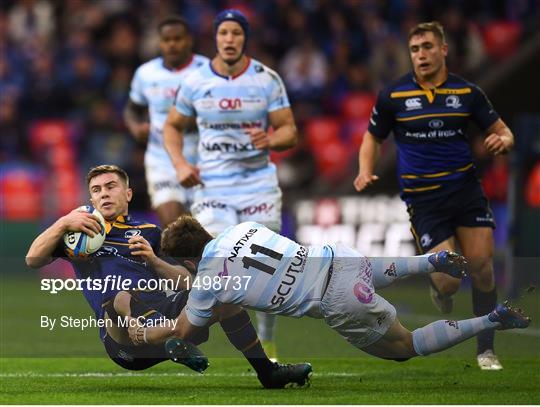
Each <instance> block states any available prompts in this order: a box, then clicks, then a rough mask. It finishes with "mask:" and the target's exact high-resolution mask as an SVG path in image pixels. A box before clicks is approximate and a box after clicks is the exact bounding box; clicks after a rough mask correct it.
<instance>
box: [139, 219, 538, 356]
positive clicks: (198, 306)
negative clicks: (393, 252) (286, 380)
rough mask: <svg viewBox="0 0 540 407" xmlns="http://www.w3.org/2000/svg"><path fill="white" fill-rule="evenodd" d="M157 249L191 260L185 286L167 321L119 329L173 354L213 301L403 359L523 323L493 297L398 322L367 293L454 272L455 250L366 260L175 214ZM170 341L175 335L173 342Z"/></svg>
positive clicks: (457, 274)
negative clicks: (476, 312)
mask: <svg viewBox="0 0 540 407" xmlns="http://www.w3.org/2000/svg"><path fill="white" fill-rule="evenodd" d="M162 246H163V251H164V252H165V253H167V254H168V255H170V256H174V257H177V258H188V259H193V261H194V263H195V265H196V268H197V275H196V279H198V281H199V283H200V285H196V284H194V285H193V288H192V290H191V292H190V294H189V298H188V301H187V304H186V307H185V308H184V309H183V310H182V313H181V314H180V316H179V317H178V318H177V319H176V322H177V324H176V325H175V326H174V327H171V325H169V326H162V327H144V326H142V325H141V326H135V325H134V326H132V327H130V328H129V335H130V338H131V339H132V340H133V341H134V344H144V343H155V344H158V343H161V342H163V341H167V342H166V343H167V346H168V347H169V348H171V349H173V350H174V346H176V347H177V348H178V352H179V354H182V353H183V352H184V345H185V341H184V339H187V340H189V338H190V337H191V335H193V334H196V333H197V332H199V330H200V329H204V327H205V326H207V324H208V323H210V322H211V320H212V318H214V315H215V313H216V312H217V311H218V310H219V309H220V307H222V306H223V305H229V304H235V305H237V306H242V307H245V308H249V309H253V310H258V311H263V312H268V313H273V314H278V315H287V316H291V317H297V318H299V317H302V316H310V317H313V318H319V319H324V320H325V322H326V323H327V324H328V325H329V326H330V327H331V328H333V329H334V330H336V331H337V332H338V333H339V334H340V335H341V336H342V337H344V338H345V339H346V340H347V341H348V342H349V343H351V344H352V345H353V346H355V347H357V348H359V349H361V350H363V351H365V352H367V353H369V354H371V355H373V356H377V357H380V358H384V359H393V360H396V361H404V360H407V359H410V358H412V357H415V356H425V355H429V354H431V353H435V352H440V351H442V350H444V349H447V348H449V347H451V346H454V345H456V344H458V343H460V342H462V341H464V340H466V339H468V338H471V337H473V336H474V335H476V334H478V333H480V332H486V331H491V330H494V329H510V328H526V327H527V326H528V325H529V324H530V319H529V318H528V317H526V316H524V315H523V314H522V312H521V310H518V309H512V308H510V307H509V306H508V305H507V304H498V305H497V306H496V307H494V309H493V310H491V311H490V312H489V313H488V314H486V315H483V316H480V317H476V318H471V319H466V320H460V321H449V320H440V321H435V322H433V323H431V324H428V325H426V326H424V327H422V328H418V329H416V330H414V331H412V332H411V331H409V330H408V329H406V328H404V327H403V326H402V325H401V323H400V321H399V319H398V318H397V316H396V309H395V308H394V306H393V305H392V304H390V303H389V302H388V301H386V300H385V299H384V298H383V297H381V296H380V295H378V294H377V293H376V292H375V290H376V289H379V288H382V287H386V286H388V285H390V284H392V283H393V282H395V281H397V280H398V279H401V278H404V277H407V276H410V275H413V274H430V273H433V272H435V271H436V272H440V273H443V274H445V275H449V276H452V278H456V279H460V278H461V277H462V275H463V272H464V268H465V260H464V258H463V257H462V256H460V255H458V254H456V253H452V252H449V251H439V252H437V253H433V254H426V255H421V256H412V257H396V258H389V257H385V258H367V257H365V256H363V255H361V254H360V253H359V252H357V251H356V250H354V249H351V248H349V247H347V246H345V245H340V244H338V245H320V246H315V245H314V246H309V247H305V246H302V245H300V244H298V243H296V242H294V241H292V240H290V239H288V238H286V237H284V236H281V235H278V234H277V233H275V232H272V231H271V230H270V229H268V228H266V227H265V226H263V225H261V224H258V223H256V222H244V223H241V224H239V225H237V226H231V227H229V228H227V230H225V231H224V232H223V233H221V234H220V235H218V237H217V238H212V236H211V235H210V234H209V233H208V232H207V231H206V230H205V229H204V228H203V227H202V226H201V224H200V223H199V222H197V220H195V219H194V218H192V217H191V216H187V215H184V216H182V217H180V218H179V219H178V220H176V221H175V222H173V223H172V224H171V225H169V227H168V228H167V229H166V230H165V231H164V232H163V238H162ZM177 338H180V339H177Z"/></svg>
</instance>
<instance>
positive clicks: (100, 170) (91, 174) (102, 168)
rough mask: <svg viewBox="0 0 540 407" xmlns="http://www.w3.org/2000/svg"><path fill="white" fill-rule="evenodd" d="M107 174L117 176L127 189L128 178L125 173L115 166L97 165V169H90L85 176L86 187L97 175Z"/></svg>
mask: <svg viewBox="0 0 540 407" xmlns="http://www.w3.org/2000/svg"><path fill="white" fill-rule="evenodd" d="M109 173H114V174H118V177H119V178H120V179H121V180H122V181H123V182H124V183H125V184H126V186H128V187H129V176H128V175H127V172H125V171H124V170H123V169H122V168H120V167H119V166H117V165H98V166H97V167H93V168H90V171H88V174H86V185H88V186H89V185H90V181H92V179H93V178H95V177H97V176H98V175H101V174H109Z"/></svg>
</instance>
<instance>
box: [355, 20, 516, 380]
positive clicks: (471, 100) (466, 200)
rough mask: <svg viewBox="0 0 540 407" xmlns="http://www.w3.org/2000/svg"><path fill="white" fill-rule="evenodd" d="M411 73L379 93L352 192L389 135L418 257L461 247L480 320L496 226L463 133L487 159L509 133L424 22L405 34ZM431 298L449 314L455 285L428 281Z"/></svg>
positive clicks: (435, 277) (482, 348) (489, 305)
mask: <svg viewBox="0 0 540 407" xmlns="http://www.w3.org/2000/svg"><path fill="white" fill-rule="evenodd" d="M409 52H410V56H411V60H412V65H413V72H412V73H410V74H408V75H406V76H404V77H402V78H400V79H399V80H397V81H396V82H395V83H393V84H391V85H390V86H388V87H387V88H385V89H383V90H382V91H381V92H380V93H379V96H378V99H377V103H376V105H375V107H374V109H373V113H372V115H371V119H370V124H369V128H368V130H367V132H366V133H365V135H364V140H363V143H362V146H361V147H360V154H359V163H360V169H359V173H358V176H357V177H356V179H355V180H354V186H355V188H356V190H357V191H363V190H364V189H365V188H366V187H368V186H369V185H370V184H372V183H373V182H375V181H376V180H377V179H378V177H377V176H376V175H375V174H374V169H375V165H376V162H377V158H378V156H379V151H380V144H381V143H382V142H383V140H384V139H385V138H386V137H388V135H389V133H390V132H391V131H393V133H394V138H395V141H396V144H397V148H398V175H399V181H400V188H401V197H402V199H403V200H404V201H405V202H406V204H407V207H408V212H409V215H410V220H411V226H412V227H411V230H412V233H413V235H414V237H415V240H416V243H417V245H418V248H419V250H420V251H421V252H435V251H438V250H442V249H449V250H455V249H456V248H457V247H460V248H461V251H462V253H463V255H464V256H465V257H466V258H467V259H468V261H469V265H470V266H469V273H470V276H471V279H472V286H473V290H472V299H473V311H474V314H475V315H484V314H485V313H487V312H489V311H490V310H492V309H493V308H494V306H495V304H496V302H497V292H496V287H495V279H494V275H493V261H492V256H493V247H494V243H493V230H492V229H493V228H494V227H495V223H494V221H493V216H492V213H491V210H490V208H489V205H488V201H487V198H486V197H485V195H484V193H483V191H482V188H481V185H480V183H479V181H478V179H477V176H476V171H475V167H474V163H473V157H472V154H471V151H470V148H469V145H468V140H467V135H466V129H467V124H468V121H469V119H472V120H473V121H474V122H475V123H476V124H477V125H478V126H479V127H480V128H481V129H482V130H483V131H484V132H485V134H486V138H485V141H484V145H485V147H486V149H487V150H488V151H489V152H491V153H492V154H495V155H497V154H506V153H507V152H508V151H509V150H510V149H511V148H512V146H513V145H514V138H513V135H512V132H511V131H510V130H509V128H508V127H507V126H506V124H505V123H504V122H503V121H502V120H501V119H500V117H499V115H498V114H497V113H496V112H495V110H494V109H493V107H492V106H491V103H490V102H489V100H488V99H487V97H486V95H485V94H484V93H483V92H482V90H481V89H480V88H478V87H477V86H476V85H474V84H472V83H470V82H467V81H465V80H464V79H462V78H460V77H459V76H456V75H453V74H451V73H449V72H448V70H447V68H446V61H445V58H446V55H447V52H448V45H447V44H446V42H445V38H444V30H443V27H442V26H441V25H440V24H439V23H438V22H430V23H422V24H419V25H417V26H415V27H414V28H413V29H412V30H411V31H410V33H409ZM430 278H431V290H432V298H433V300H434V302H435V304H436V305H437V306H438V308H439V309H440V310H441V311H442V312H443V313H448V312H450V311H451V310H452V299H451V297H450V296H451V295H452V294H453V293H455V292H456V291H457V289H458V288H459V283H460V282H459V280H457V279H453V278H451V277H449V276H447V275H443V274H440V273H434V274H432V275H430ZM493 344H494V332H493V331H486V332H483V333H481V334H479V335H478V348H477V359H478V364H479V366H480V368H482V369H484V370H499V369H502V366H501V364H500V362H499V360H498V358H497V356H496V355H495V354H494V352H493V349H494V346H493Z"/></svg>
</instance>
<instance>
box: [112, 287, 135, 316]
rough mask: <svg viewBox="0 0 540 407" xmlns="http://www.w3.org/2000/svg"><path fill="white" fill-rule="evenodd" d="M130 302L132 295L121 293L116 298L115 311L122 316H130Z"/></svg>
mask: <svg viewBox="0 0 540 407" xmlns="http://www.w3.org/2000/svg"><path fill="white" fill-rule="evenodd" d="M130 302H131V294H129V293H128V292H127V291H120V292H118V294H116V296H115V297H114V302H113V306H114V310H115V311H116V312H117V313H118V314H120V315H128V314H130V312H129V310H130Z"/></svg>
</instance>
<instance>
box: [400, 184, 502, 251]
mask: <svg viewBox="0 0 540 407" xmlns="http://www.w3.org/2000/svg"><path fill="white" fill-rule="evenodd" d="M407 211H408V212H409V219H410V221H411V231H412V234H413V236H414V239H415V241H416V246H417V247H418V249H419V250H420V252H421V253H426V252H428V251H429V250H430V249H432V248H433V247H435V246H437V245H438V244H439V243H441V242H443V241H445V240H446V239H448V238H449V237H451V236H454V235H455V233H456V228H457V227H459V226H466V227H490V228H493V229H495V221H494V219H493V213H492V212H491V209H490V208H489V202H488V200H487V198H486V196H485V195H484V191H483V190H482V186H481V185H480V183H479V182H478V180H476V179H474V180H470V181H469V182H467V183H466V184H464V186H463V187H462V188H461V189H459V190H458V191H456V192H454V193H452V194H449V195H445V196H439V197H437V198H434V199H432V200H428V201H423V202H418V203H414V202H412V203H409V204H407Z"/></svg>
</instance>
